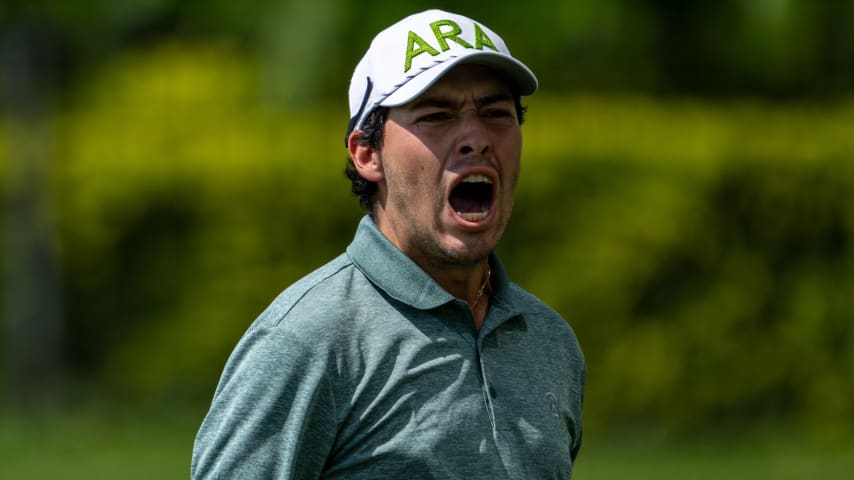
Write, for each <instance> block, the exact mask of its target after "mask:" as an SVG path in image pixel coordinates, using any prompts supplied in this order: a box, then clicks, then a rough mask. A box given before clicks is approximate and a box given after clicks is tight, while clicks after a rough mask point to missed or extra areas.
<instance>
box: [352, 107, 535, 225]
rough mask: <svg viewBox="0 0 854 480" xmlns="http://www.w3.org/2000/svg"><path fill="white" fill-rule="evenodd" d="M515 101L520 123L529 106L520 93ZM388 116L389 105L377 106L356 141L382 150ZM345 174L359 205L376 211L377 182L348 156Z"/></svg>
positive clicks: (366, 119) (366, 120) (363, 125)
mask: <svg viewBox="0 0 854 480" xmlns="http://www.w3.org/2000/svg"><path fill="white" fill-rule="evenodd" d="M513 102H514V103H515V104H516V118H518V119H519V125H521V124H522V122H523V121H524V119H525V112H526V111H527V110H528V107H525V106H524V105H522V99H521V97H519V95H513ZM387 118H388V107H377V108H375V109H374V110H373V111H372V112H371V113H369V114H368V116H367V118H365V121H364V123H363V124H362V128H361V129H360V131H359V134H358V136H357V137H356V143H357V144H359V145H360V146H362V147H370V148H372V149H374V150H376V151H381V150H382V147H383V128H384V127H385V121H386V119H387ZM344 175H346V176H347V178H349V179H350V182H351V186H350V191H352V192H353V194H354V195H356V196H357V197H359V205H361V206H362V208H364V209H365V210H367V211H368V212H373V211H374V202H376V199H377V198H376V194H377V184H376V182H371V181H369V180H366V179H365V178H364V177H362V176H361V175H359V171H358V170H356V166H355V165H354V164H353V159H352V158H350V157H349V156H347V165H346V167H345V168H344Z"/></svg>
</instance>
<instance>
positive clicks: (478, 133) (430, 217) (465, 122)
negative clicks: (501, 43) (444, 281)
mask: <svg viewBox="0 0 854 480" xmlns="http://www.w3.org/2000/svg"><path fill="white" fill-rule="evenodd" d="M521 152H522V134H521V131H520V129H519V120H518V118H517V115H516V107H515V102H514V99H513V94H512V91H511V90H510V88H509V87H508V86H507V85H506V84H505V83H504V82H503V81H501V80H499V79H498V78H496V75H495V74H494V73H493V72H492V71H491V70H490V69H488V68H486V67H482V66H477V65H462V66H458V67H455V68H454V69H452V70H451V71H450V72H449V73H447V74H446V75H445V76H444V77H443V78H442V79H441V80H439V81H438V82H437V83H436V84H435V85H433V86H432V87H431V88H430V89H429V90H427V91H426V92H425V93H423V94H422V95H421V96H420V97H418V98H417V99H415V100H414V101H412V102H410V103H409V104H406V105H403V106H400V107H393V108H391V109H390V110H389V113H388V119H387V121H386V124H385V130H384V141H383V146H382V149H381V150H380V151H379V152H377V155H378V156H379V161H380V163H381V166H382V172H383V179H382V180H381V181H380V182H379V189H378V193H379V196H378V198H379V200H380V202H381V207H380V208H379V209H378V211H377V212H376V221H377V225H378V226H379V228H380V230H381V231H382V232H383V233H384V234H385V235H386V236H387V237H388V238H389V239H390V240H391V241H392V243H394V244H395V245H396V246H397V247H398V248H400V249H401V250H402V251H403V252H404V253H406V254H407V255H408V256H410V257H411V258H413V259H414V260H415V261H416V262H417V263H422V262H427V263H430V264H432V265H434V266H443V265H446V266H447V265H456V266H461V265H474V264H476V263H477V262H479V261H482V260H483V259H484V258H486V256H487V255H488V254H489V253H490V252H491V251H492V250H494V249H495V247H496V245H497V244H498V241H499V239H500V238H501V236H502V234H503V233H504V228H505V227H506V225H507V221H508V219H509V218H510V212H511V210H512V208H513V197H514V194H515V190H516V182H517V180H518V178H519V162H520V157H521Z"/></svg>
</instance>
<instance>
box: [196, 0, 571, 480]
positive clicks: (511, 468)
mask: <svg viewBox="0 0 854 480" xmlns="http://www.w3.org/2000/svg"><path fill="white" fill-rule="evenodd" d="M536 87H537V81H536V78H535V77H534V75H533V73H531V71H530V70H529V69H528V68H527V67H526V66H525V65H523V64H522V63H520V62H519V61H517V60H515V59H514V58H513V57H512V56H511V55H510V53H509V51H508V50H507V48H506V46H505V44H504V41H503V40H502V39H501V38H500V37H499V36H498V35H497V34H496V33H495V32H493V31H492V30H490V29H488V28H487V27H485V26H483V25H481V24H479V23H477V22H475V21H473V20H471V19H469V18H466V17H463V16H460V15H455V14H451V13H447V12H443V11H439V10H430V11H426V12H422V13H419V14H416V15H412V16H410V17H407V18H405V19H403V20H401V21H400V22H398V23H396V24H395V25H393V26H391V27H389V28H388V29H386V30H384V31H383V32H381V33H380V34H378V35H377V36H376V37H375V39H374V41H373V43H372V44H371V46H370V48H369V50H368V52H367V53H366V54H365V56H364V58H363V59H362V61H361V62H360V63H359V64H358V66H357V67H356V70H355V73H354V75H353V79H352V81H351V85H350V111H351V114H352V118H351V121H350V125H349V131H348V134H347V138H346V143H347V148H348V150H349V155H350V160H349V165H348V169H347V171H348V176H349V177H350V178H351V180H352V181H353V190H354V192H356V193H357V194H358V195H359V196H360V198H361V201H362V204H363V205H365V206H367V207H368V208H369V211H370V215H368V216H366V217H365V218H364V219H363V220H362V222H361V223H360V225H359V227H358V230H357V232H356V236H355V239H354V240H353V242H352V243H351V244H350V246H349V247H348V248H347V252H346V253H345V254H343V255H341V256H340V257H338V258H337V259H335V260H333V261H332V262H330V263H329V264H327V265H326V266H324V267H322V268H320V269H319V270H317V271H315V272H313V273H311V274H310V275H308V276H307V277H305V278H303V279H302V280H300V281H298V282H297V283H296V284H294V285H292V286H291V287H290V288H288V289H287V290H285V291H284V292H283V293H282V294H281V295H280V296H279V297H278V298H277V299H276V300H275V301H274V302H273V304H272V305H271V306H270V307H269V308H268V309H267V310H266V311H265V312H264V313H263V314H262V315H261V316H260V317H259V318H258V319H257V320H256V321H255V322H254V323H253V324H252V326H251V327H250V328H249V330H248V331H247V332H246V334H245V335H244V337H243V338H242V339H241V340H240V343H239V344H238V345H237V347H236V349H235V351H234V352H233V353H232V356H231V358H230V359H229V361H228V364H227V365H226V367H225V371H224V372H223V375H222V379H221V381H220V384H219V386H218V388H217V391H216V394H215V396H214V399H213V403H212V405H211V409H210V412H209V413H208V415H207V417H206V418H205V421H204V423H203V424H202V427H201V430H200V431H199V434H198V437H197V438H196V444H195V449H194V452H193V464H192V475H193V477H194V478H264V479H267V478H282V479H317V478H326V479H336V478H346V479H397V478H413V479H455V478H459V479H463V478H465V479H470V478H484V479H502V478H513V479H566V478H568V477H569V476H570V474H571V472H572V465H573V462H574V459H575V456H576V454H577V452H578V449H579V447H580V444H581V403H582V396H583V389H584V361H583V358H582V355H581V351H580V349H579V347H578V343H577V341H576V338H575V335H574V334H573V333H572V331H571V330H570V328H569V327H568V326H567V324H566V322H564V320H563V319H562V318H561V317H560V316H559V315H558V314H557V313H555V312H554V311H553V310H551V309H550V308H548V307H547V306H545V305H544V304H542V303H541V302H540V301H538V300H537V299H536V298H534V297H533V296H532V295H530V294H528V293H526V292H525V291H523V290H522V289H521V288H520V287H518V286H516V285H514V284H512V283H510V282H509V281H508V279H507V276H506V273H505V271H504V269H503V268H502V266H501V263H500V262H499V261H498V258H497V257H496V256H495V255H494V254H493V253H492V252H493V250H494V249H495V247H496V245H497V243H498V241H499V239H500V238H501V236H502V234H503V232H504V228H505V226H506V224H507V221H508V219H509V217H510V211H511V209H512V207H513V196H514V192H515V188H516V182H517V179H518V175H519V164H520V156H521V144H522V138H521V132H520V127H519V124H520V121H521V114H522V111H523V108H522V107H521V103H520V96H522V95H528V94H531V93H533V92H534V90H535V89H536Z"/></svg>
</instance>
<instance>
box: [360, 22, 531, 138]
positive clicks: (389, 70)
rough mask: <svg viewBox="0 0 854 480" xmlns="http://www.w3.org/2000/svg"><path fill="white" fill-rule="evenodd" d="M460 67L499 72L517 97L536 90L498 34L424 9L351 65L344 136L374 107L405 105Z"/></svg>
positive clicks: (393, 28)
mask: <svg viewBox="0 0 854 480" xmlns="http://www.w3.org/2000/svg"><path fill="white" fill-rule="evenodd" d="M461 63H476V64H480V65H485V66H488V67H491V68H494V69H496V70H499V71H500V72H501V73H502V74H503V75H504V76H505V77H506V78H507V79H508V80H510V81H511V82H513V84H514V87H515V93H517V94H519V95H530V94H532V93H534V91H535V90H536V89H537V77H536V76H535V75H534V73H533V72H532V71H531V69H529V68H528V67H527V66H525V64H523V63H522V62H520V61H519V60H516V59H515V58H513V56H512V55H510V50H508V49H507V45H505V44H504V40H502V39H501V37H499V36H498V34H497V33H495V32H493V31H492V30H490V29H489V28H487V27H485V26H483V25H481V24H479V23H477V22H475V21H474V20H472V19H470V18H468V17H464V16H462V15H457V14H455V13H449V12H445V11H442V10H427V11H424V12H421V13H416V14H414V15H410V16H408V17H406V18H404V19H403V20H401V21H399V22H397V23H395V24H394V25H392V26H390V27H388V28H387V29H385V30H383V31H382V32H380V33H378V34H377V36H376V37H374V40H373V41H372V42H371V46H370V48H368V51H367V53H365V56H364V57H362V60H361V61H360V62H359V64H358V65H356V70H355V71H354V72H353V78H352V79H351V80H350V124H349V125H348V127H347V136H348V137H349V136H350V133H351V132H352V131H353V130H357V129H360V128H361V127H362V123H363V122H364V121H365V118H367V116H368V114H370V113H371V112H372V111H373V110H374V109H375V108H376V107H380V106H383V107H394V106H398V105H403V104H406V103H409V102H410V101H412V100H414V99H415V98H417V97H418V96H419V95H421V93H423V92H424V91H425V90H427V89H428V88H430V87H431V86H432V85H433V84H434V83H436V81H437V80H439V78H441V77H442V75H444V74H445V73H446V72H447V71H448V70H450V69H451V67H453V66H454V65H459V64H461ZM344 143H345V145H346V143H347V139H346V138H345V140H344Z"/></svg>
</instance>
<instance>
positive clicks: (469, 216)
mask: <svg viewBox="0 0 854 480" xmlns="http://www.w3.org/2000/svg"><path fill="white" fill-rule="evenodd" d="M457 215H459V216H461V217H463V218H464V219H466V220H468V221H469V222H477V221H480V220H483V219H484V218H486V212H479V213H478V212H475V213H462V212H457Z"/></svg>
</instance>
